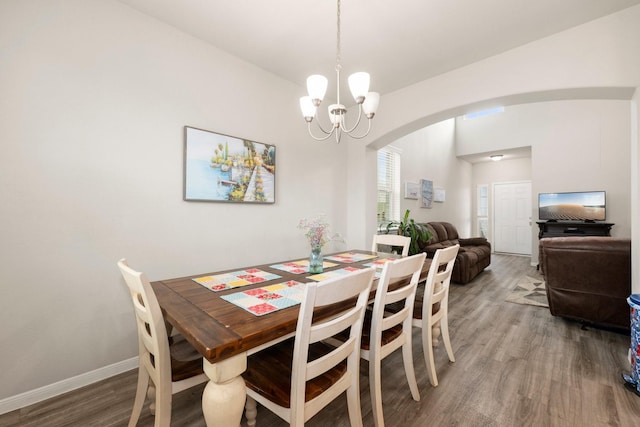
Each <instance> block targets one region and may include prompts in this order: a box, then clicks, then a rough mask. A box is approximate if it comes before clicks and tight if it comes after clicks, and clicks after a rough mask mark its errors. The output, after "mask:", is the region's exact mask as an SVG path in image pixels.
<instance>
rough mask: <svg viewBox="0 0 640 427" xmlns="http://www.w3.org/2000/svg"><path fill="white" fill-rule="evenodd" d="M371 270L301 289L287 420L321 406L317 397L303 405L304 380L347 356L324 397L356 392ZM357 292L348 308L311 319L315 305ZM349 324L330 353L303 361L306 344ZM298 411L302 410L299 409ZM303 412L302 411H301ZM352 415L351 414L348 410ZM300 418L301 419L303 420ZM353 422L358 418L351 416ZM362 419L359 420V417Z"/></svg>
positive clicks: (327, 336)
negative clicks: (335, 382) (335, 383)
mask: <svg viewBox="0 0 640 427" xmlns="http://www.w3.org/2000/svg"><path fill="white" fill-rule="evenodd" d="M374 273H375V270H374V269H373V268H368V269H365V270H360V271H358V272H355V273H352V274H350V275H348V276H343V277H341V278H336V279H330V280H326V281H323V282H319V283H318V284H309V285H307V287H306V289H305V294H304V298H303V300H302V305H301V306H300V316H299V318H298V325H297V327H296V340H295V345H294V350H293V366H292V383H291V399H292V402H291V411H292V415H291V421H292V424H293V425H298V424H296V423H295V420H302V419H303V418H305V419H304V421H306V419H308V418H310V417H311V416H312V415H313V414H315V413H316V412H317V411H319V410H320V409H321V407H319V406H318V404H319V403H324V402H317V401H318V400H320V401H321V400H325V399H314V400H313V401H311V402H310V404H311V407H308V408H305V389H306V382H307V381H308V380H310V379H312V378H315V377H317V376H318V375H320V374H321V373H323V372H326V371H328V370H329V369H330V368H332V367H334V366H336V365H338V364H339V363H341V362H342V361H343V360H344V359H345V357H346V359H347V374H346V375H345V376H344V377H343V378H342V379H341V380H340V385H339V386H334V387H332V389H330V390H328V391H327V392H326V393H329V395H328V396H327V399H331V400H333V399H334V398H335V397H337V396H339V395H340V394H341V393H342V392H344V391H345V390H347V389H348V388H350V387H351V388H352V391H355V390H357V391H356V393H358V395H359V379H358V378H359V374H358V372H359V367H360V353H359V349H360V339H361V334H362V323H363V319H364V311H365V309H366V307H367V304H368V299H369V294H370V292H371V285H372V282H373V276H374ZM355 296H357V298H358V299H357V301H356V304H355V305H354V306H353V307H351V308H350V309H349V310H347V311H345V312H343V313H341V314H340V315H338V316H337V317H334V318H332V319H330V320H328V321H323V322H317V323H313V312H314V309H315V308H317V307H322V306H328V305H331V304H336V303H339V302H343V301H346V300H349V299H351V298H353V297H355ZM346 328H349V329H350V333H349V339H348V340H347V341H346V342H344V343H342V345H340V346H339V347H337V348H336V349H335V350H333V351H332V352H331V353H329V354H327V355H325V356H324V357H323V358H321V359H317V360H313V361H307V358H308V350H309V346H310V345H312V344H313V343H317V342H320V341H323V340H325V339H327V338H329V337H331V336H333V335H336V334H337V333H339V332H340V331H343V330H344V329H346ZM301 412H302V413H301ZM305 412H306V415H305ZM349 415H350V416H351V417H352V418H353V417H354V416H355V415H354V414H352V413H351V411H349ZM304 421H303V423H304ZM351 421H352V422H351V424H352V425H357V424H358V420H354V419H352V420H351ZM359 422H360V423H362V420H361V419H360V421H359Z"/></svg>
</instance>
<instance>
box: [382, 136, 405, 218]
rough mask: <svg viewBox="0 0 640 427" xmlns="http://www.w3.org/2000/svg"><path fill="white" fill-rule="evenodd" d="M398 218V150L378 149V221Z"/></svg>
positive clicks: (390, 148)
mask: <svg viewBox="0 0 640 427" xmlns="http://www.w3.org/2000/svg"><path fill="white" fill-rule="evenodd" d="M391 220H400V150H398V149H397V148H395V147H390V146H389V147H385V148H383V149H381V150H378V223H382V222H386V221H391Z"/></svg>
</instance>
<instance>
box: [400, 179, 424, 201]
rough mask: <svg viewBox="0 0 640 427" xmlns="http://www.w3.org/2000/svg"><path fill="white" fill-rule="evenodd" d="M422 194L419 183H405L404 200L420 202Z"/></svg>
mask: <svg viewBox="0 0 640 427" xmlns="http://www.w3.org/2000/svg"><path fill="white" fill-rule="evenodd" d="M419 194H420V187H419V186H418V183H417V182H409V181H406V182H405V183H404V198H405V199H415V200H418V195H419Z"/></svg>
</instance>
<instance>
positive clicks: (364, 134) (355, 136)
mask: <svg viewBox="0 0 640 427" xmlns="http://www.w3.org/2000/svg"><path fill="white" fill-rule="evenodd" d="M367 124H368V126H367V131H366V132H365V133H363V134H362V135H353V134H349V136H350V137H351V138H353V139H362V138H364V137H365V136H367V135H369V131H371V119H369V118H368V119H367Z"/></svg>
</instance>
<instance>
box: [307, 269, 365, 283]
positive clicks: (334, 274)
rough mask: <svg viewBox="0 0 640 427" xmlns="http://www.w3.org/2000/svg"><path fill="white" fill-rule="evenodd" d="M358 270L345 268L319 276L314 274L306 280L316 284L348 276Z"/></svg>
mask: <svg viewBox="0 0 640 427" xmlns="http://www.w3.org/2000/svg"><path fill="white" fill-rule="evenodd" d="M358 270H360V269H359V268H355V267H345V268H341V269H339V270H333V271H327V272H324V273H320V274H314V275H313V276H308V277H307V279H311V280H315V281H316V282H320V281H322V280H327V279H333V278H334V277H340V276H344V275H345V274H349V273H351V272H353V271H358Z"/></svg>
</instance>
